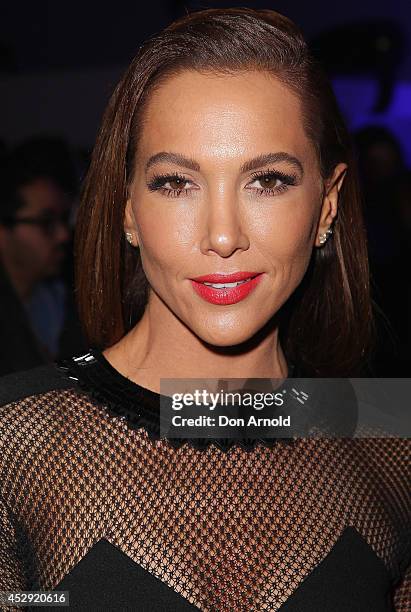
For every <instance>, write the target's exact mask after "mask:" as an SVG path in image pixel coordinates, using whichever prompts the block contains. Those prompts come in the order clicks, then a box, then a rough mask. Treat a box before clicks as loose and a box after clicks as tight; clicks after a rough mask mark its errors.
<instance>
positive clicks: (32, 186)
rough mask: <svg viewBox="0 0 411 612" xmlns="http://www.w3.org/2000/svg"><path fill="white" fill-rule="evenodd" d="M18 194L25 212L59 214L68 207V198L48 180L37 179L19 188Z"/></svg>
mask: <svg viewBox="0 0 411 612" xmlns="http://www.w3.org/2000/svg"><path fill="white" fill-rule="evenodd" d="M19 192H20V195H21V197H22V198H23V201H24V211H25V212H30V213H39V212H42V211H55V212H61V211H62V210H64V209H66V208H67V207H68V206H69V205H70V202H69V198H68V196H67V195H66V194H65V193H64V192H63V190H62V189H61V188H60V187H59V186H58V185H57V184H56V183H55V182H54V181H53V180H51V179H48V178H38V179H36V180H34V181H33V182H31V183H29V184H27V185H24V186H23V187H21V188H20V190H19Z"/></svg>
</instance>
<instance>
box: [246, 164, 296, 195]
mask: <svg viewBox="0 0 411 612" xmlns="http://www.w3.org/2000/svg"><path fill="white" fill-rule="evenodd" d="M252 177H253V178H254V180H253V182H252V183H249V185H253V184H255V183H259V184H260V186H258V185H257V186H254V187H251V190H252V191H255V192H256V193H257V195H268V196H270V195H276V194H278V193H282V192H283V191H287V190H288V188H289V186H292V185H296V184H297V176H296V175H294V174H285V173H284V172H280V171H279V170H266V171H265V172H256V173H254V174H253V175H252ZM248 189H250V187H248Z"/></svg>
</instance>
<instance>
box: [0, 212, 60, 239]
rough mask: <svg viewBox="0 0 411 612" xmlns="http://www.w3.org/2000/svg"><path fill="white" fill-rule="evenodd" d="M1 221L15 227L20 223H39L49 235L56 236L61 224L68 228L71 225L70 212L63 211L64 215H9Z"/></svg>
mask: <svg viewBox="0 0 411 612" xmlns="http://www.w3.org/2000/svg"><path fill="white" fill-rule="evenodd" d="M0 223H1V224H2V225H6V226H7V227H13V226H15V225H20V224H27V225H37V226H38V227H40V228H41V229H42V230H43V232H44V233H45V234H46V235H47V236H54V234H55V233H56V231H57V229H58V226H59V225H63V226H64V227H66V228H67V227H69V226H70V212H66V213H63V214H62V215H47V216H43V217H8V218H5V219H2V220H1V221H0Z"/></svg>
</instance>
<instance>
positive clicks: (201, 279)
mask: <svg viewBox="0 0 411 612" xmlns="http://www.w3.org/2000/svg"><path fill="white" fill-rule="evenodd" d="M258 274H261V272H233V273H232V274H219V273H216V274H204V275H203V276H196V277H195V278H192V279H191V280H194V281H197V283H236V282H238V281H242V280H246V279H247V278H253V277H254V276H257V275H258Z"/></svg>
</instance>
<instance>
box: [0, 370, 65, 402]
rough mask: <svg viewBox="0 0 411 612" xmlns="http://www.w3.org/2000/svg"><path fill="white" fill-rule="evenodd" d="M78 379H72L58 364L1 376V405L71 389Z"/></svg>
mask: <svg viewBox="0 0 411 612" xmlns="http://www.w3.org/2000/svg"><path fill="white" fill-rule="evenodd" d="M75 386H76V381H75V380H74V379H70V377H69V376H67V373H66V372H65V371H64V369H62V368H60V367H58V365H57V364H49V365H42V366H38V367H36V368H32V369H30V370H25V371H23V372H14V373H12V374H7V375H6V376H2V377H0V407H1V406H6V405H8V404H12V403H14V402H18V401H20V400H23V399H25V398H27V397H32V396H36V395H42V394H44V393H47V392H48V391H53V390H60V389H70V388H73V387H75Z"/></svg>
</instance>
